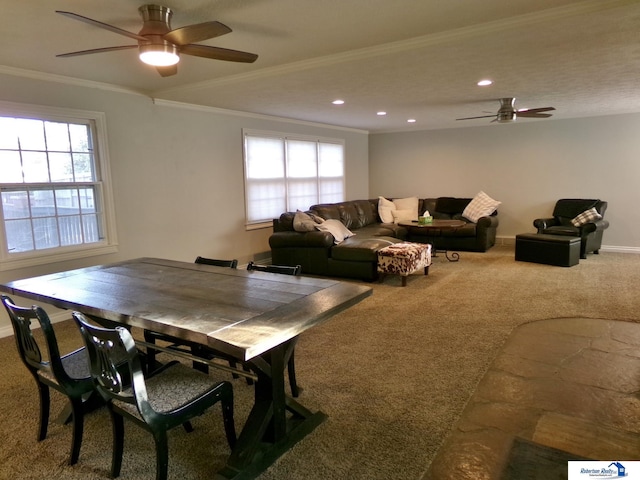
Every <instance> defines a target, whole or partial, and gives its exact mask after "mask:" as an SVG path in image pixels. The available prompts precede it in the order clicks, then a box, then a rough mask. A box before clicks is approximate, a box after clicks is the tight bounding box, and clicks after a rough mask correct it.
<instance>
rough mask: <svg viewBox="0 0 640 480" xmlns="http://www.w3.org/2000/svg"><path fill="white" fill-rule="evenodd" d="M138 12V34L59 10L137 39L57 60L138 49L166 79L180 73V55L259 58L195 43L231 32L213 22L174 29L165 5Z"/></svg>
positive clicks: (232, 59) (249, 60)
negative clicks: (127, 43) (139, 19)
mask: <svg viewBox="0 0 640 480" xmlns="http://www.w3.org/2000/svg"><path fill="white" fill-rule="evenodd" d="M138 11H139V12H140V15H141V16H142V22H143V23H142V29H141V30H140V31H139V32H138V33H133V32H129V31H127V30H123V29H121V28H118V27H114V26H113V25H109V24H108V23H103V22H99V21H98V20H93V19H91V18H88V17H84V16H82V15H78V14H77V13H72V12H64V11H60V10H56V12H57V13H59V14H61V15H64V16H66V17H69V18H73V19H74V20H79V21H81V22H84V23H87V24H89V25H93V26H94V27H98V28H102V29H105V30H109V31H110V32H113V33H117V34H119V35H124V36H126V37H129V38H132V39H134V40H137V41H138V43H137V44H136V45H123V46H117V47H104V48H94V49H92V50H81V51H78V52H70V53H63V54H60V55H56V56H57V57H75V56H78V55H89V54H93V53H103V52H113V51H116V50H126V49H131V48H137V49H138V50H139V52H140V60H142V61H143V62H145V63H148V64H150V65H153V66H155V67H156V69H157V71H158V73H160V75H162V76H163V77H168V76H170V75H175V74H176V73H177V72H178V66H177V63H178V61H179V59H180V57H179V55H180V54H185V55H193V56H196V57H204V58H209V59H213V60H226V61H230V62H244V63H252V62H255V61H256V59H257V58H258V55H256V54H255V53H249V52H241V51H239V50H230V49H227V48H220V47H210V46H208V45H198V44H196V43H194V42H200V41H202V40H208V39H210V38H215V37H219V36H221V35H225V34H227V33H230V32H231V29H230V28H229V27H227V26H226V25H224V24H222V23H220V22H216V21H211V22H204V23H198V24H193V25H187V26H186V27H181V28H176V29H175V30H173V29H172V28H171V17H172V16H173V11H172V10H171V9H170V8H168V7H163V6H161V5H143V6H141V7H140V8H139V9H138Z"/></svg>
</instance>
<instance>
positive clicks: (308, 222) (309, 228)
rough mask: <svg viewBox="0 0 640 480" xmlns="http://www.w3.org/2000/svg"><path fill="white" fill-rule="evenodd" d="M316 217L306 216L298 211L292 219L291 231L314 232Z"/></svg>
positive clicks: (316, 223)
mask: <svg viewBox="0 0 640 480" xmlns="http://www.w3.org/2000/svg"><path fill="white" fill-rule="evenodd" d="M318 218H320V217H318V216H317V215H314V216H313V217H312V216H311V215H308V214H306V213H304V212H302V211H300V210H298V211H296V214H295V215H294V217H293V229H294V230H295V231H296V232H314V231H315V230H316V225H318V223H319V222H318V221H317V220H316V219H318Z"/></svg>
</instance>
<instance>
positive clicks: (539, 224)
mask: <svg viewBox="0 0 640 480" xmlns="http://www.w3.org/2000/svg"><path fill="white" fill-rule="evenodd" d="M555 225H560V223H559V222H558V220H557V219H556V218H554V217H549V218H536V219H535V220H534V221H533V226H534V227H536V228H537V229H538V233H540V232H542V230H544V229H545V228H549V227H553V226H555Z"/></svg>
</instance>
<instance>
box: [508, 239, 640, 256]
mask: <svg viewBox="0 0 640 480" xmlns="http://www.w3.org/2000/svg"><path fill="white" fill-rule="evenodd" d="M515 244H516V237H515V236H513V237H496V245H499V246H506V247H514V246H515ZM600 251H601V252H615V253H634V254H640V247H625V246H617V245H603V246H602V247H601V248H600Z"/></svg>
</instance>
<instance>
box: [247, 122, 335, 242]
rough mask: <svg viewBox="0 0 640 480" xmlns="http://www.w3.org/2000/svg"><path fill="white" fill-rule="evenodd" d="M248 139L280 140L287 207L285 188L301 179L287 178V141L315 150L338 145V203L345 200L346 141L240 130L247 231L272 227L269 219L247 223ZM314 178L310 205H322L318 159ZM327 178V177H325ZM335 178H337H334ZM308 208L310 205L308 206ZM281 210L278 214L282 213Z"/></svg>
mask: <svg viewBox="0 0 640 480" xmlns="http://www.w3.org/2000/svg"><path fill="white" fill-rule="evenodd" d="M248 137H259V138H260V137H261V138H264V139H269V140H274V139H275V140H281V141H282V152H283V161H284V177H283V179H282V181H283V183H284V189H285V198H284V203H285V205H288V204H289V202H288V195H287V187H288V185H289V183H291V184H292V185H293V184H295V183H296V182H300V181H301V179H300V178H299V177H289V176H288V157H287V153H288V148H287V141H289V140H290V141H293V142H295V141H301V142H313V143H315V144H316V150H317V151H318V150H319V146H320V145H321V144H332V145H339V146H341V147H342V177H341V178H340V181H341V183H342V200H338V201H344V200H345V198H346V141H345V139H344V138H330V137H321V136H317V135H303V134H292V133H282V132H274V131H266V130H253V129H243V130H242V160H243V162H242V164H243V176H244V179H243V180H244V204H245V228H246V229H247V230H254V229H261V228H268V227H271V226H272V225H273V220H272V219H269V220H266V219H265V220H262V221H249V197H248V192H249V188H248V185H249V183H250V180H249V178H248V168H247V160H248V158H247V154H248V148H247V138H248ZM316 161H317V163H316V176H315V181H316V184H317V185H318V189H317V191H316V195H317V200H316V201H315V202H314V203H312V205H313V204H317V203H322V200H319V199H320V195H321V193H320V183H321V181H322V178H324V177H321V176H319V175H318V173H317V167H318V165H319V163H318V161H319V158H318V157H316ZM307 178H311V177H307ZM327 178H328V177H327ZM336 178H337V177H336ZM274 183H275V181H274ZM309 206H310V205H309ZM288 208H289V207H285V210H286V209H288ZM285 210H283V211H282V212H280V213H284V211H285Z"/></svg>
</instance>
